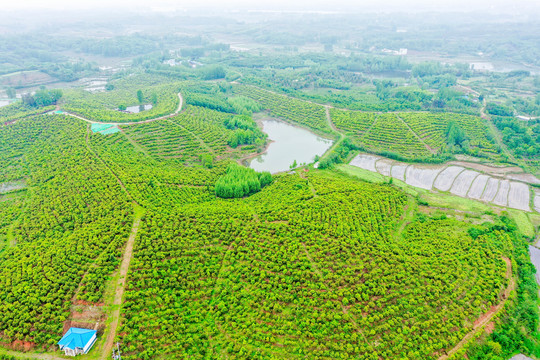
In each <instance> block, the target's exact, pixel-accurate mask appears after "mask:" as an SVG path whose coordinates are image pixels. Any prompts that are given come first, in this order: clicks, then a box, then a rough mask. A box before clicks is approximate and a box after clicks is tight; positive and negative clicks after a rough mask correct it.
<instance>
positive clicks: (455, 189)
mask: <svg viewBox="0 0 540 360" xmlns="http://www.w3.org/2000/svg"><path fill="white" fill-rule="evenodd" d="M478 175H479V173H478V172H476V171H474V170H465V171H463V172H462V173H461V174H459V176H458V177H457V178H456V180H455V181H454V184H453V185H452V188H451V189H450V192H451V193H452V194H454V195H458V196H461V197H465V195H467V192H468V191H469V189H470V187H471V185H472V183H473V181H474V179H475V178H476V177H477V176H478Z"/></svg>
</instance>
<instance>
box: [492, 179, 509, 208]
mask: <svg viewBox="0 0 540 360" xmlns="http://www.w3.org/2000/svg"><path fill="white" fill-rule="evenodd" d="M509 190H510V181H508V180H502V181H501V185H500V186H499V191H498V192H497V196H495V199H493V203H494V204H495V205H500V206H508V191H509Z"/></svg>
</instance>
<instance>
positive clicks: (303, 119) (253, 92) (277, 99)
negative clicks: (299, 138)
mask: <svg viewBox="0 0 540 360" xmlns="http://www.w3.org/2000/svg"><path fill="white" fill-rule="evenodd" d="M234 92H235V93H237V94H240V95H243V96H246V97H249V98H252V99H254V100H256V101H257V102H259V104H260V105H261V107H262V108H263V109H264V110H268V111H269V112H270V113H271V114H272V115H273V116H276V117H279V118H282V119H284V120H287V121H291V122H293V123H296V124H298V125H303V126H306V127H308V128H311V129H313V130H317V131H320V132H323V133H326V134H331V133H332V129H331V128H330V125H328V122H327V120H326V111H325V109H324V106H322V105H318V104H313V103H310V102H307V101H303V100H299V99H295V98H291V97H288V96H285V95H280V94H276V93H273V92H271V91H267V90H263V89H259V88H256V87H253V86H245V85H238V86H235V87H234Z"/></svg>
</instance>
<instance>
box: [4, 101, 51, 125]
mask: <svg viewBox="0 0 540 360" xmlns="http://www.w3.org/2000/svg"><path fill="white" fill-rule="evenodd" d="M51 110H54V105H51V106H44V107H31V106H28V105H26V104H24V103H23V102H22V101H17V102H14V103H12V104H10V105H8V106H3V107H0V126H2V125H7V124H10V123H13V122H15V121H17V120H19V119H22V118H24V117H26V116H30V115H37V114H43V113H46V112H47V111H51Z"/></svg>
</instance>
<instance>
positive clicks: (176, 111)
mask: <svg viewBox="0 0 540 360" xmlns="http://www.w3.org/2000/svg"><path fill="white" fill-rule="evenodd" d="M178 100H179V102H178V107H177V108H176V110H175V111H174V112H173V113H171V114H169V115H163V116H160V117H157V118H153V119H148V120H141V121H132V122H120V123H114V122H102V121H95V120H90V119H87V118H85V117H82V116H80V115H77V114H74V113H70V112H67V111H64V112H63V114H65V115H69V116H72V117H74V118H77V119H79V120H82V121H86V122H87V123H90V124H108V125H137V124H147V123H150V122H153V121H156V120H163V119H168V118H171V117H173V116H175V115H178V114H179V113H180V111H182V107H183V106H184V98H183V97H182V94H181V93H178Z"/></svg>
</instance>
